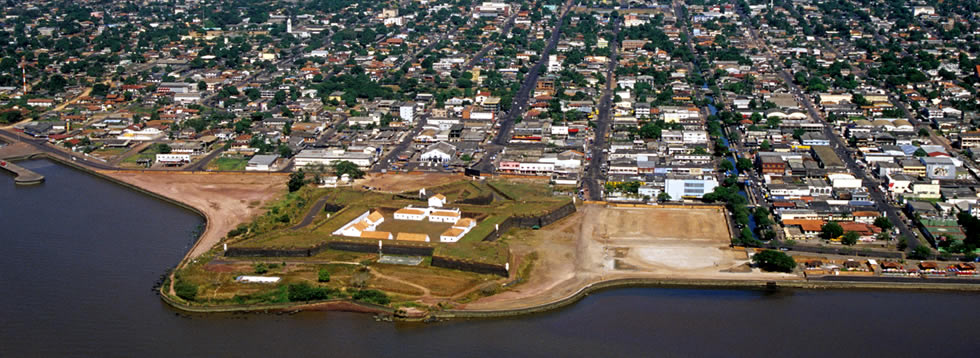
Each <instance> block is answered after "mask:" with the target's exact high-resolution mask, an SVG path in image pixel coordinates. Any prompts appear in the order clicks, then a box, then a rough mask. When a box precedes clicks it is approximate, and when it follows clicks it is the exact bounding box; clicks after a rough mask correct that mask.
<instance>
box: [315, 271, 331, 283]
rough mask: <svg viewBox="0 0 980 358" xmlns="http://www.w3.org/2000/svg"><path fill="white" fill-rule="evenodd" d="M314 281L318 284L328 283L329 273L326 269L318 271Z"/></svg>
mask: <svg viewBox="0 0 980 358" xmlns="http://www.w3.org/2000/svg"><path fill="white" fill-rule="evenodd" d="M316 280H317V281H318V282H330V272H329V271H327V269H320V272H318V273H317V276H316Z"/></svg>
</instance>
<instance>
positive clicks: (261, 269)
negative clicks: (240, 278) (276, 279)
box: [255, 263, 269, 275]
mask: <svg viewBox="0 0 980 358" xmlns="http://www.w3.org/2000/svg"><path fill="white" fill-rule="evenodd" d="M266 272H269V267H268V266H266V265H265V264H264V263H258V264H255V274H257V275H262V274H264V273H266Z"/></svg>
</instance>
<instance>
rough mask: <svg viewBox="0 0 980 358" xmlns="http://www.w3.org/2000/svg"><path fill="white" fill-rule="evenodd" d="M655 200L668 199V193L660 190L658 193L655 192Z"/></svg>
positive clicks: (663, 200) (662, 200)
mask: <svg viewBox="0 0 980 358" xmlns="http://www.w3.org/2000/svg"><path fill="white" fill-rule="evenodd" d="M657 201H659V202H665V201H670V194H667V192H660V194H657Z"/></svg>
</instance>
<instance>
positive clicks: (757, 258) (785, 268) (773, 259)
mask: <svg viewBox="0 0 980 358" xmlns="http://www.w3.org/2000/svg"><path fill="white" fill-rule="evenodd" d="M752 263H754V264H756V265H758V266H759V267H760V268H762V269H763V270H765V271H773V272H793V269H795V268H796V260H793V258H792V257H790V256H789V255H787V254H785V253H783V252H781V251H776V250H765V251H763V252H760V253H758V254H755V255H754V256H752Z"/></svg>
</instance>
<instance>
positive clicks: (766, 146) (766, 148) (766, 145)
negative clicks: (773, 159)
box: [759, 139, 772, 152]
mask: <svg viewBox="0 0 980 358" xmlns="http://www.w3.org/2000/svg"><path fill="white" fill-rule="evenodd" d="M759 149H762V150H764V151H767V152H768V151H769V150H770V149H772V144H769V140H768V139H766V140H763V141H762V144H759Z"/></svg>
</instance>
